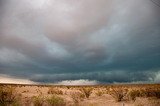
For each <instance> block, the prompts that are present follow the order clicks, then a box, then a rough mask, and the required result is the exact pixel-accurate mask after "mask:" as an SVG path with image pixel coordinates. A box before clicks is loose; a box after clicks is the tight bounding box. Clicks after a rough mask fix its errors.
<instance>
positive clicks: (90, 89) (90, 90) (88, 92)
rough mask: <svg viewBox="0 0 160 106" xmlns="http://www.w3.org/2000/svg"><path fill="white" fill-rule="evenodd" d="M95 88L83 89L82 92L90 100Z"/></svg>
mask: <svg viewBox="0 0 160 106" xmlns="http://www.w3.org/2000/svg"><path fill="white" fill-rule="evenodd" d="M92 90H93V88H91V87H82V88H81V89H80V91H81V92H82V93H83V94H84V95H85V97H86V98H89V96H90V95H91V94H92Z"/></svg>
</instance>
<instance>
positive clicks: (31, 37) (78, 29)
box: [0, 0, 160, 83]
mask: <svg viewBox="0 0 160 106" xmlns="http://www.w3.org/2000/svg"><path fill="white" fill-rule="evenodd" d="M156 3H159V2H156ZM159 11H160V7H159V6H158V5H156V4H154V3H153V2H151V1H150V0H136V1H135V0H129V1H128V0H121V1H118V0H80V1H75V0H34V1H33V0H27V1H26V0H21V1H19V0H14V1H13V0H0V74H6V75H10V76H15V77H18V78H24V79H29V80H32V81H36V82H57V81H62V80H78V79H89V80H97V81H99V82H100V83H113V82H136V81H154V80H155V79H156V78H157V76H156V74H157V73H159V72H160V43H159V42H160V13H159Z"/></svg>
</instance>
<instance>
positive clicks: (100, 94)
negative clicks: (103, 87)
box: [95, 90, 104, 96]
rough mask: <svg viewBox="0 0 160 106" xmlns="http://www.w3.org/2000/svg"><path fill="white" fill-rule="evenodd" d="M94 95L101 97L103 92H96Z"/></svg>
mask: <svg viewBox="0 0 160 106" xmlns="http://www.w3.org/2000/svg"><path fill="white" fill-rule="evenodd" d="M95 94H96V95H97V96H102V95H103V94H104V92H103V91H100V90H98V91H97V92H96V93H95Z"/></svg>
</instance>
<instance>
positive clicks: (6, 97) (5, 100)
mask: <svg viewBox="0 0 160 106" xmlns="http://www.w3.org/2000/svg"><path fill="white" fill-rule="evenodd" d="M17 99H18V97H16V90H15V88H13V87H12V86H5V87H4V86H0V106H6V105H12V106H13V105H15V104H16V105H18V104H19V103H18V100H17Z"/></svg>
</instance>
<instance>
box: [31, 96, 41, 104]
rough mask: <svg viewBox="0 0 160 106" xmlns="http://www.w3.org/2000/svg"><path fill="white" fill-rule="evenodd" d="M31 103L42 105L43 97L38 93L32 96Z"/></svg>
mask: <svg viewBox="0 0 160 106" xmlns="http://www.w3.org/2000/svg"><path fill="white" fill-rule="evenodd" d="M32 99H33V104H34V106H43V104H44V97H43V96H41V95H39V96H33V97H32Z"/></svg>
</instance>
